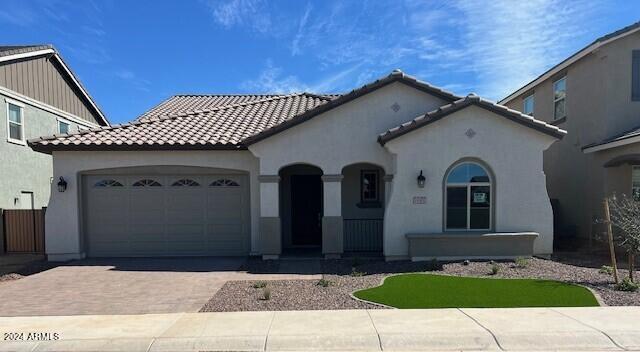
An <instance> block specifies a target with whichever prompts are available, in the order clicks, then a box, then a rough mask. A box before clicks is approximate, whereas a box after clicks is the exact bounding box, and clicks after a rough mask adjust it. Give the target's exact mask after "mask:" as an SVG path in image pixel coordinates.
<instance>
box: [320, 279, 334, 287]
mask: <svg viewBox="0 0 640 352" xmlns="http://www.w3.org/2000/svg"><path fill="white" fill-rule="evenodd" d="M316 285H317V286H322V287H329V286H332V285H333V282H331V281H330V280H327V279H324V278H323V279H320V280H318V282H317V283H316Z"/></svg>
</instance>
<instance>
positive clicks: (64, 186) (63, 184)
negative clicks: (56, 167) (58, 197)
mask: <svg viewBox="0 0 640 352" xmlns="http://www.w3.org/2000/svg"><path fill="white" fill-rule="evenodd" d="M66 190H67V181H65V180H64V178H63V177H62V176H60V181H58V192H64V191H66Z"/></svg>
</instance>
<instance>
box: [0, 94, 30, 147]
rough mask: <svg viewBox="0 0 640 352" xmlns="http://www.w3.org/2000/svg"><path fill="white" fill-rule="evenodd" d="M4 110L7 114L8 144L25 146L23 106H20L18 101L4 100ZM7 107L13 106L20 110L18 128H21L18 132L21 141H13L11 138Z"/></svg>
mask: <svg viewBox="0 0 640 352" xmlns="http://www.w3.org/2000/svg"><path fill="white" fill-rule="evenodd" d="M4 100H5V105H6V107H5V109H6V112H7V142H9V143H14V144H19V145H27V136H26V133H25V132H26V128H25V118H24V107H25V105H24V104H22V103H21V102H19V101H16V100H13V99H9V98H5V99H4ZM9 105H14V106H17V107H19V108H20V127H21V131H20V137H21V138H22V139H15V138H11V131H10V125H11V123H12V122H10V120H9Z"/></svg>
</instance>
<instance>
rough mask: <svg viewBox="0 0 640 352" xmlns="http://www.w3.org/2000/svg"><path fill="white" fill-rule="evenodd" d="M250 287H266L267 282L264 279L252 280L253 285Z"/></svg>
mask: <svg viewBox="0 0 640 352" xmlns="http://www.w3.org/2000/svg"><path fill="white" fill-rule="evenodd" d="M251 287H253V288H265V287H267V283H266V282H265V281H258V282H254V283H253V285H251Z"/></svg>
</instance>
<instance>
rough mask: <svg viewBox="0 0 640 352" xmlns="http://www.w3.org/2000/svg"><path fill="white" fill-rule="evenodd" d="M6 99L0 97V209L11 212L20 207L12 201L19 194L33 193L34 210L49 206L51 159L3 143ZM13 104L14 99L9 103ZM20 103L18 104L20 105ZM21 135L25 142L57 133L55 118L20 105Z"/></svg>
mask: <svg viewBox="0 0 640 352" xmlns="http://www.w3.org/2000/svg"><path fill="white" fill-rule="evenodd" d="M6 98H7V97H6V96H4V95H2V94H0V155H1V156H2V159H1V160H2V167H0V208H3V209H15V208H21V207H23V206H24V205H21V204H19V201H18V202H16V201H14V199H15V198H18V199H19V198H20V192H22V191H26V192H33V196H34V206H35V207H36V208H42V207H44V206H46V205H47V203H48V202H49V189H50V183H51V177H52V161H51V156H49V155H47V154H42V153H36V152H34V151H33V150H31V148H29V147H28V146H27V145H20V144H15V143H10V142H8V141H7V138H8V131H7V103H6V101H5V99H6ZM11 100H14V99H11ZM21 103H22V102H21ZM24 105H25V106H24V109H23V118H24V125H23V126H24V128H23V131H24V134H25V137H26V140H28V139H31V138H37V137H39V136H44V135H52V134H54V133H58V122H57V117H58V116H56V115H54V114H52V113H50V112H47V111H44V110H41V109H39V108H37V107H34V106H31V105H28V104H24ZM70 124H71V126H70V129H71V130H76V129H77V128H78V127H77V125H76V124H75V123H73V122H71V123H70Z"/></svg>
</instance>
